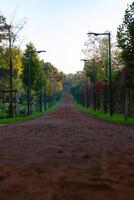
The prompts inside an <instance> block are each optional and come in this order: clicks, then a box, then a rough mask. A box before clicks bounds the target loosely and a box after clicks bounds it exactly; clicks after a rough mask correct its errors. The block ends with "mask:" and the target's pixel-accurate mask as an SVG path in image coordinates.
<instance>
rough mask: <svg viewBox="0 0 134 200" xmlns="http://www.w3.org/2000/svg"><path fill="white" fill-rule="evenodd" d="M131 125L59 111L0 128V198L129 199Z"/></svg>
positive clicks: (133, 174) (65, 106) (70, 109)
mask: <svg viewBox="0 0 134 200" xmlns="http://www.w3.org/2000/svg"><path fill="white" fill-rule="evenodd" d="M133 199H134V127H130V126H124V125H118V124H113V123H108V122H103V121H101V120H97V119H95V118H93V117H90V116H89V115H87V114H85V113H83V112H81V111H79V110H78V109H77V108H75V106H74V105H73V104H72V102H71V100H70V97H69V96H67V95H65V96H64V98H63V99H62V103H61V105H60V107H59V108H58V109H57V110H56V111H54V112H52V113H49V114H47V115H46V116H44V117H40V118H38V119H35V120H31V121H28V122H19V123H13V124H10V125H4V126H0V200H133Z"/></svg>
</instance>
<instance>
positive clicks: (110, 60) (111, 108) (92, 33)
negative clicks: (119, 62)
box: [88, 32, 113, 116]
mask: <svg viewBox="0 0 134 200" xmlns="http://www.w3.org/2000/svg"><path fill="white" fill-rule="evenodd" d="M88 35H95V36H98V35H107V36H108V46H109V49H108V54H109V102H110V116H112V115H113V93H112V59H111V34H110V32H105V33H94V32H89V33H88Z"/></svg>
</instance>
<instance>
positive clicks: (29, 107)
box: [27, 50, 46, 116]
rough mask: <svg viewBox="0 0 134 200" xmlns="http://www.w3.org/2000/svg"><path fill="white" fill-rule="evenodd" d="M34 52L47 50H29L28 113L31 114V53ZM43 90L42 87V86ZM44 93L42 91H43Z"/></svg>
mask: <svg viewBox="0 0 134 200" xmlns="http://www.w3.org/2000/svg"><path fill="white" fill-rule="evenodd" d="M32 52H36V53H38V54H39V53H42V52H46V51H45V50H40V51H30V50H29V51H28V60H29V62H28V89H27V115H28V116H29V115H30V113H31V106H30V103H31V81H30V79H31V53H32ZM41 85H42V81H41ZM41 90H42V87H41ZM41 94H42V91H41ZM41 109H42V95H41Z"/></svg>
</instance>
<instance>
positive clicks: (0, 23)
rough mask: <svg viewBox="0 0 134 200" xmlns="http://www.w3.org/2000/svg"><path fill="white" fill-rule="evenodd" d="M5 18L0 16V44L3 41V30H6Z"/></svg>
mask: <svg viewBox="0 0 134 200" xmlns="http://www.w3.org/2000/svg"><path fill="white" fill-rule="evenodd" d="M5 25H6V18H5V17H4V16H3V15H0V43H1V42H2V41H3V39H5V37H6V35H5V29H6V26H5Z"/></svg>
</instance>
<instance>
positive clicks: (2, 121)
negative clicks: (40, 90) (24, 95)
mask: <svg viewBox="0 0 134 200" xmlns="http://www.w3.org/2000/svg"><path fill="white" fill-rule="evenodd" d="M58 106H59V102H57V103H56V104H55V105H53V106H52V107H51V108H47V110H46V112H43V113H42V112H36V113H33V114H32V115H30V116H18V117H13V118H6V119H0V124H7V123H12V122H19V121H27V120H31V119H35V118H37V117H41V116H44V115H45V114H47V113H48V112H52V111H54V110H55V109H56V108H57V107H58ZM0 111H1V110H0ZM1 112H2V111H1Z"/></svg>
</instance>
